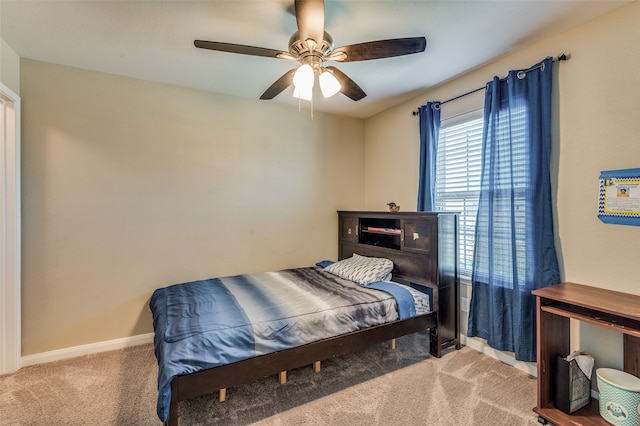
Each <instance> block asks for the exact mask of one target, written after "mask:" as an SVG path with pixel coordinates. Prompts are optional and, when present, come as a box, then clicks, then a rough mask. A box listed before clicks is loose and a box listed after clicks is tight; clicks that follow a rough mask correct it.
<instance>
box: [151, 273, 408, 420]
mask: <svg viewBox="0 0 640 426" xmlns="http://www.w3.org/2000/svg"><path fill="white" fill-rule="evenodd" d="M390 285H392V284H390ZM382 287H384V286H382ZM399 287H400V286H399ZM381 290H385V289H384V288H381ZM388 291H389V289H387V290H386V291H380V290H376V289H373V288H367V287H362V286H359V285H357V284H355V283H353V282H351V281H347V280H343V279H341V278H338V277H336V276H335V275H332V274H330V273H328V272H324V271H323V270H322V268H317V267H309V268H297V269H287V270H283V271H278V272H264V273H257V274H245V275H237V276H230V277H223V278H212V279H208V280H202V281H194V282H190V283H184V284H176V285H172V286H169V287H165V288H160V289H157V290H156V291H155V292H154V293H153V295H152V297H151V301H150V303H149V305H150V308H151V311H152V314H153V326H154V330H155V337H154V344H155V354H156V357H157V359H158V366H159V372H158V406H157V413H158V417H160V420H162V421H166V419H167V416H168V413H169V405H170V401H171V380H172V379H173V377H175V376H177V375H182V374H188V373H193V372H196V371H200V370H204V369H208V368H212V367H217V366H220V365H225V364H229V363H233V362H237V361H241V360H245V359H248V358H252V357H255V356H258V355H263V354H267V353H271V352H275V351H280V350H283V349H289V348H292V347H295V346H300V345H304V344H307V343H310V342H314V341H318V340H321V339H325V338H329V337H333V336H337V335H340V334H344V333H348V332H351V331H355V330H358V329H362V328H366V327H370V326H373V325H378V324H382V323H385V322H389V321H394V320H397V319H399V318H400V314H399V312H398V307H399V306H406V305H407V301H406V300H405V301H404V302H401V303H397V302H396V298H394V296H393V295H392V294H390V293H389V292H388ZM392 293H398V294H396V295H395V296H396V297H399V295H402V291H401V290H396V291H393V292H392ZM407 294H409V293H408V292H407ZM405 296H406V295H405ZM409 297H411V296H410V295H409ZM409 304H410V303H409ZM402 315H403V316H408V315H415V311H413V313H411V311H410V310H409V311H404V310H403V312H402Z"/></svg>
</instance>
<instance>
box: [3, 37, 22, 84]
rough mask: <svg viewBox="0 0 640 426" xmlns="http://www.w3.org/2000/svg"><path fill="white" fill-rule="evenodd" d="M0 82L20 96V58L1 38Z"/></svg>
mask: <svg viewBox="0 0 640 426" xmlns="http://www.w3.org/2000/svg"><path fill="white" fill-rule="evenodd" d="M0 82H2V84H4V85H5V86H7V87H8V88H9V89H11V90H13V91H14V92H15V93H16V94H17V95H20V56H18V54H17V53H16V52H15V51H14V50H13V49H12V48H11V46H9V45H8V44H7V42H5V41H4V39H3V38H1V37H0Z"/></svg>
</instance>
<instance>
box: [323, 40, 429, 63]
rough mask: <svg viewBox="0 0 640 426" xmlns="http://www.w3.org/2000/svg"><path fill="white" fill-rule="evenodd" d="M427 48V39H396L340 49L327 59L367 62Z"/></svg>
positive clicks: (335, 50)
mask: <svg viewBox="0 0 640 426" xmlns="http://www.w3.org/2000/svg"><path fill="white" fill-rule="evenodd" d="M426 48H427V39H426V38H425V37H407V38H394V39H389V40H378V41H369V42H365V43H357V44H352V45H349V46H342V47H338V48H336V49H334V50H333V52H331V54H330V55H329V56H330V58H327V59H333V60H335V61H338V62H354V61H367V60H369V59H382V58H391V57H394V56H403V55H410V54H412V53H420V52H424V50H425V49H426ZM342 53H344V54H345V55H346V57H345V55H343V54H342Z"/></svg>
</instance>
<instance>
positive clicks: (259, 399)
mask: <svg viewBox="0 0 640 426" xmlns="http://www.w3.org/2000/svg"><path fill="white" fill-rule="evenodd" d="M397 343H398V347H397V349H396V350H390V349H388V347H387V346H386V345H376V346H373V347H371V348H369V349H366V350H364V351H360V352H357V353H354V354H351V355H347V356H343V357H339V358H334V359H332V360H327V361H324V362H323V363H322V371H321V372H320V373H314V372H313V370H312V368H311V367H308V368H302V369H298V370H294V371H291V372H289V381H288V382H287V384H285V385H280V384H278V380H277V377H275V376H274V377H268V378H265V379H263V380H260V381H257V382H254V383H251V384H248V385H245V386H239V387H236V388H231V389H229V390H228V393H227V398H228V400H227V401H226V402H224V403H219V402H217V400H216V398H217V395H214V396H211V397H208V396H207V397H201V398H198V399H195V400H192V401H186V402H183V403H180V407H179V412H180V421H181V424H182V425H214V424H216V425H218V424H219V425H248V424H256V425H348V426H356V425H505V426H516V425H527V426H534V425H537V424H538V423H537V416H535V415H534V413H533V412H532V408H533V406H534V405H535V403H536V384H535V380H534V379H532V378H530V377H529V376H528V375H526V374H525V373H523V372H521V371H519V370H516V369H514V368H513V367H510V366H507V365H505V364H502V363H500V362H499V361H496V360H494V359H492V358H490V357H487V356H485V355H482V354H480V353H478V352H476V351H474V350H473V349H469V348H463V349H462V350H460V351H455V350H451V351H448V352H447V353H446V354H445V355H444V356H443V357H442V358H440V359H437V358H433V357H429V356H428V349H427V348H428V346H429V345H428V336H427V335H426V334H422V333H418V334H414V335H412V336H407V337H403V338H401V339H398V341H397ZM156 378H157V366H156V361H155V357H154V355H153V350H152V347H151V346H150V345H142V346H137V347H133V348H128V349H125V350H118V351H111V352H106V353H102V354H96V355H89V356H85V357H79V358H75V359H72V360H66V361H60V362H54V363H49V364H43V365H38V366H32V367H25V368H23V369H22V370H20V371H18V372H17V373H15V374H12V375H6V376H1V377H0V425H12V426H13V425H159V424H161V423H160V421H159V420H158V417H157V416H156V414H155V404H156V398H157V390H156Z"/></svg>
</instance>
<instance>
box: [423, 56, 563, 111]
mask: <svg viewBox="0 0 640 426" xmlns="http://www.w3.org/2000/svg"><path fill="white" fill-rule="evenodd" d="M568 60H569V56H567V55H566V54H564V53H563V54H561V55H560V56H558V57H557V58H553V62H558V61H568ZM538 68H540V66H537V67H532V68H529V69H526V70H523V71H520V72H522V73H525V74H526V73H528V72H529V71H533V70H535V69H538ZM523 78H524V77H523ZM486 87H487V86H486V85H484V86H482V87H478V88H477V89H473V90H471V91H469V92H467V93H463V94H462V95H458V96H455V97H453V98H451V99H447V100H446V101H442V102H438V103H437V106H438V107H440V106H441V105H444V104H446V103H448V102H452V101H455V100H458V99H460V98H464V97H465V96H469V95H472V94H474V93H476V92H479V91H481V90H485V89H486ZM411 114H413V115H420V113H419V112H418V111H412V112H411Z"/></svg>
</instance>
